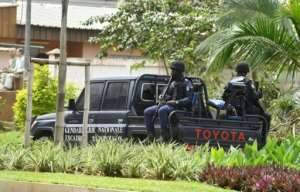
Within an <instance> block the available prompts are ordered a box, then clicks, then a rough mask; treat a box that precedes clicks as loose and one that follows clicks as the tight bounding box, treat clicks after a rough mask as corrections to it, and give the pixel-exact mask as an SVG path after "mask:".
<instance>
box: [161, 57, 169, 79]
mask: <svg viewBox="0 0 300 192" xmlns="http://www.w3.org/2000/svg"><path fill="white" fill-rule="evenodd" d="M162 60H163V64H164V68H165V70H166V74H167V75H169V68H168V63H167V61H166V58H165V57H163V59H162Z"/></svg>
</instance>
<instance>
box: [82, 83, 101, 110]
mask: <svg viewBox="0 0 300 192" xmlns="http://www.w3.org/2000/svg"><path fill="white" fill-rule="evenodd" d="M103 88H104V83H99V82H97V83H91V96H90V111H99V110H100V102H101V96H102V92H103ZM83 105H84V90H83V91H82V93H81V94H80V96H79V99H78V101H77V110H79V111H82V110H83Z"/></svg>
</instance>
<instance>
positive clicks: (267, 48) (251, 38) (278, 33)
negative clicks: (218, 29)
mask: <svg viewBox="0 0 300 192" xmlns="http://www.w3.org/2000/svg"><path fill="white" fill-rule="evenodd" d="M215 47H218V49H215V50H212V53H211V54H210V57H209V62H208V67H209V70H210V71H214V70H216V69H222V68H223V67H224V65H226V64H227V63H228V62H229V60H230V59H231V58H233V57H234V58H238V59H243V60H244V59H246V60H248V61H250V63H251V64H252V65H253V66H254V67H257V66H259V65H260V66H264V65H268V64H271V63H272V68H273V69H274V71H276V72H278V73H281V72H282V70H283V68H284V69H286V70H287V71H288V72H293V71H296V70H299V69H300V62H299V61H300V59H299V52H300V49H299V47H298V46H297V45H296V43H295V41H294V38H292V37H291V36H290V34H289V32H288V31H287V30H286V29H285V28H283V27H281V26H280V24H278V23H276V22H275V21H273V20H271V19H265V18H260V19H257V20H256V21H255V22H254V23H250V22H245V23H242V24H241V25H239V30H236V31H234V32H233V33H232V35H229V36H228V38H224V39H223V40H222V41H219V42H217V45H215Z"/></svg>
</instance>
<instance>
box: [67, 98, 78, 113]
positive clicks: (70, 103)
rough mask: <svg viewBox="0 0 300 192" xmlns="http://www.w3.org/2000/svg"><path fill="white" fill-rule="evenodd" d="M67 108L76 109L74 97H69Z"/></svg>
mask: <svg viewBox="0 0 300 192" xmlns="http://www.w3.org/2000/svg"><path fill="white" fill-rule="evenodd" d="M68 109H69V110H70V111H76V104H75V99H69V105H68Z"/></svg>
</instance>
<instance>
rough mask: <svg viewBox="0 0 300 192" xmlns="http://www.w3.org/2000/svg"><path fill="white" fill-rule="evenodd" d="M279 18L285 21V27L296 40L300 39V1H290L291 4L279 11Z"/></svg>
mask: <svg viewBox="0 0 300 192" xmlns="http://www.w3.org/2000/svg"><path fill="white" fill-rule="evenodd" d="M277 17H278V18H279V19H281V20H283V25H284V26H285V27H287V28H288V29H289V30H290V32H291V33H292V34H294V35H295V36H296V40H298V41H299V39H300V1H299V0H289V2H288V3H287V4H286V5H285V6H283V7H282V8H280V9H279V11H278V14H277Z"/></svg>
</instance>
